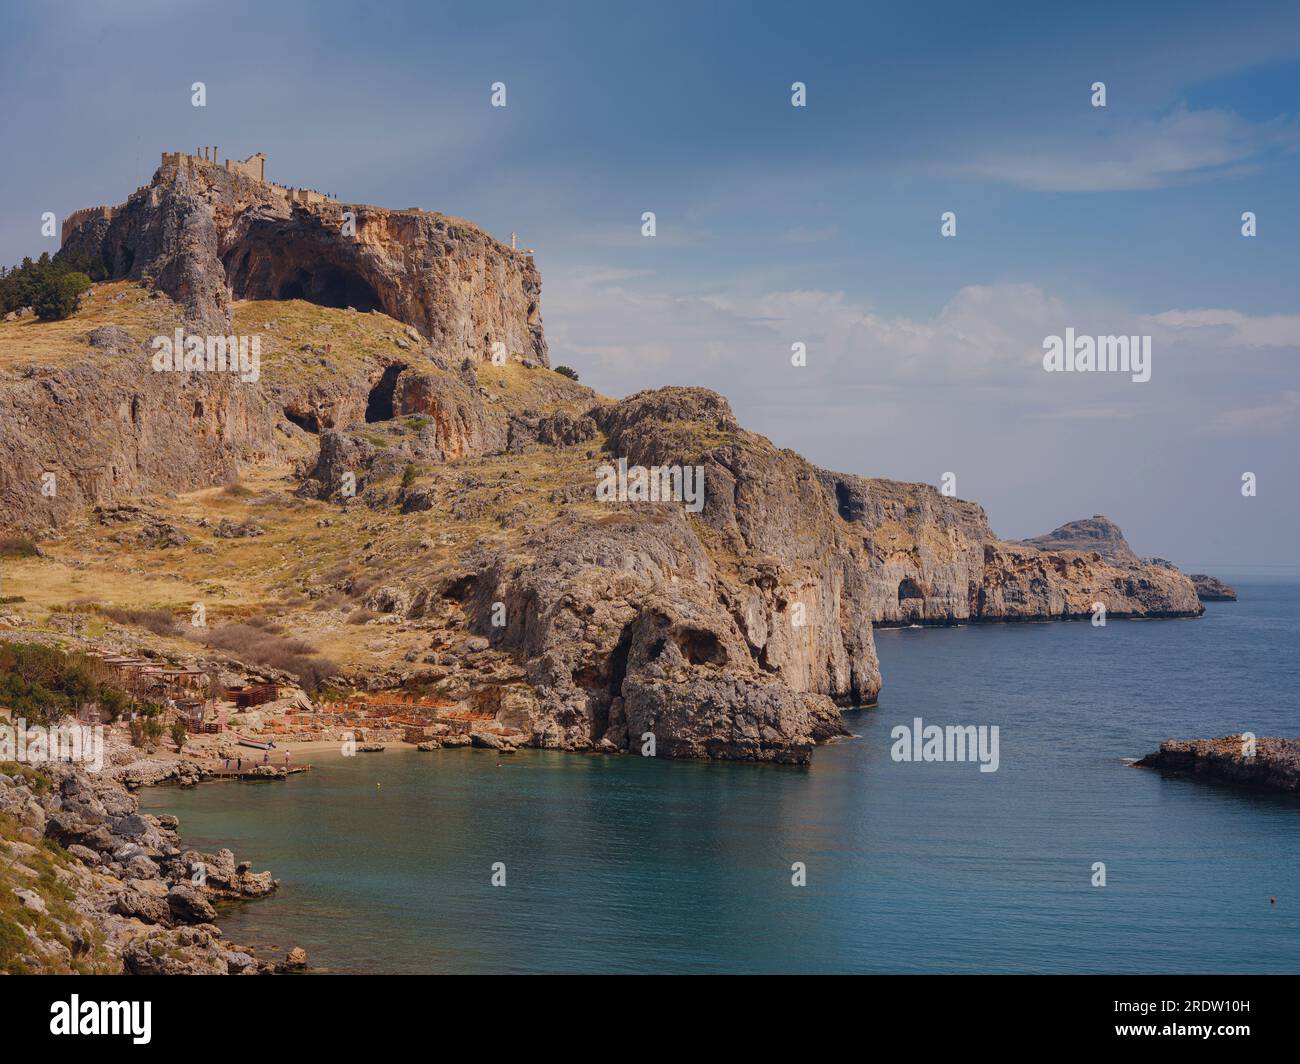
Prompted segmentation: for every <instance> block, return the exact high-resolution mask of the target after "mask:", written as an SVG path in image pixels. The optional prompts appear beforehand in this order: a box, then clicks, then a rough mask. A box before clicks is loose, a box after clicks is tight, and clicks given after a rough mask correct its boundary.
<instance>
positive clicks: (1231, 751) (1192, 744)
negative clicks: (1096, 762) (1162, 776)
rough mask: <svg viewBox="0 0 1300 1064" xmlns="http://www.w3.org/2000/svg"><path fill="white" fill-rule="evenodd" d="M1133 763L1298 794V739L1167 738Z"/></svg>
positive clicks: (1299, 776) (1299, 788) (1207, 778)
mask: <svg viewBox="0 0 1300 1064" xmlns="http://www.w3.org/2000/svg"><path fill="white" fill-rule="evenodd" d="M1135 764H1136V765H1137V766H1139V767H1141V768H1154V769H1159V770H1160V771H1161V772H1165V773H1169V774H1170V775H1176V776H1191V777H1193V778H1195V779H1199V780H1205V781H1207V782H1211V783H1224V784H1229V785H1232V786H1235V787H1249V788H1252V789H1257V790H1269V791H1283V792H1285V793H1287V794H1294V795H1300V739H1278V738H1264V739H1256V738H1253V737H1252V736H1249V735H1225V736H1223V737H1221V738H1218V739H1170V740H1168V741H1166V742H1163V743H1161V744H1160V749H1159V750H1157V751H1156V752H1155V753H1152V754H1147V756H1146V757H1144V758H1142V759H1141V760H1140V761H1137V762H1135Z"/></svg>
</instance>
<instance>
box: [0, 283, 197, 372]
mask: <svg viewBox="0 0 1300 1064" xmlns="http://www.w3.org/2000/svg"><path fill="white" fill-rule="evenodd" d="M178 320H179V315H178V312H177V309H176V306H175V304H173V303H172V301H171V300H170V299H168V298H167V297H166V296H164V295H162V294H159V295H157V296H154V295H152V294H151V293H150V292H149V291H147V290H146V289H144V288H141V287H140V286H139V285H137V284H136V283H134V282H133V281H112V282H108V283H104V284H97V285H95V286H94V287H93V288H92V289H91V290H90V292H88V293H87V294H86V295H85V296H83V297H82V299H81V305H80V307H78V309H77V311H76V313H74V314H72V315H71V316H69V317H67V318H65V319H64V320H63V321H38V320H37V319H36V318H35V317H26V318H20V319H18V320H16V321H0V368H3V369H10V370H12V369H22V368H24V367H26V366H32V365H37V366H55V365H61V364H63V363H66V362H72V361H75V360H76V359H78V358H84V357H86V355H87V354H88V352H89V350H90V349H89V346H88V345H87V343H86V341H85V335H86V334H87V333H88V332H89V331H90V330H91V329H94V328H97V327H98V326H100V325H118V326H121V327H122V328H123V329H125V330H126V331H127V332H129V333H130V334H131V335H132V336H133V337H134V338H135V339H137V340H140V341H142V342H143V341H147V340H148V339H149V338H150V337H153V336H158V335H160V334H163V333H166V334H170V333H171V332H172V330H174V329H175V327H176V324H177V322H178Z"/></svg>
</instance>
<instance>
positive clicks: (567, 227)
mask: <svg viewBox="0 0 1300 1064" xmlns="http://www.w3.org/2000/svg"><path fill="white" fill-rule="evenodd" d="M1135 6H1136V5H1131V4H1124V5H1118V4H1117V5H1105V4H1087V5H1072V6H1071V7H1070V9H1068V10H1058V9H1057V8H1058V7H1060V5H1044V4H1041V3H1038V4H1026V5H1010V4H999V5H979V6H978V7H977V6H976V5H971V4H954V5H943V4H940V5H915V4H907V5H902V4H899V5H890V6H884V5H861V4H852V5H850V4H844V5H819V4H811V5H810V4H803V3H801V4H788V3H787V4H769V3H745V4H721V3H720V4H699V3H696V4H680V5H679V4H672V3H667V4H664V3H657V4H654V5H635V6H634V5H631V4H621V3H620V4H614V3H604V4H548V5H542V4H536V3H532V4H514V3H500V2H496V3H491V4H482V3H479V4H475V5H468V4H465V5H440V4H430V3H419V4H370V5H366V6H360V5H357V6H353V5H345V4H321V3H314V4H306V3H299V4H294V3H262V4H255V5H244V4H240V3H227V4H223V5H220V7H219V8H214V7H213V5H211V4H205V3H192V4H186V3H176V2H166V3H164V2H157V3H143V2H136V3H125V2H123V3H114V2H111V0H110V2H106V3H99V4H93V5H92V4H84V5H79V4H71V5H67V6H66V7H59V8H54V7H47V6H45V5H32V6H22V5H6V7H5V9H4V11H3V13H0V31H2V32H0V99H2V100H3V101H4V104H5V106H4V107H3V108H0V114H3V116H4V117H3V119H0V121H3V123H4V126H5V129H4V132H5V143H6V144H8V145H10V146H21V147H22V149H23V150H22V152H21V154H20V155H15V156H11V157H10V159H9V160H8V165H7V166H5V167H4V168H3V172H0V203H3V207H4V209H3V211H0V259H3V260H4V261H6V262H13V261H17V259H19V258H21V256H23V255H25V254H36V253H39V252H40V251H41V250H43V249H45V248H47V247H48V248H49V249H50V250H53V242H50V241H42V239H41V237H40V236H39V218H40V215H41V212H42V211H45V210H52V211H55V212H56V213H57V214H59V215H60V216H62V215H64V214H66V213H67V212H68V211H70V210H72V209H75V208H76V207H79V206H85V205H90V204H94V203H105V202H107V203H113V202H119V201H121V200H122V199H123V198H124V197H125V196H126V194H127V193H129V192H130V191H131V190H132V189H134V188H135V187H136V186H137V185H139V184H143V183H145V182H146V181H147V180H148V179H149V177H150V175H151V174H152V172H153V169H154V168H155V167H156V165H157V159H158V154H159V152H161V151H163V150H165V149H166V150H174V149H187V148H190V147H193V146H194V145H198V144H214V143H215V144H217V145H219V146H220V147H221V151H222V154H223V155H229V154H237V155H239V156H241V157H242V156H244V155H247V154H250V153H251V152H253V151H256V150H261V151H265V152H266V153H267V155H268V157H269V162H268V176H270V177H271V178H273V179H274V180H277V181H281V182H283V183H286V184H306V185H310V186H312V187H315V188H319V189H323V190H326V191H331V192H334V193H336V194H338V195H339V196H340V197H342V198H344V199H346V200H351V201H358V202H370V203H378V204H383V205H386V206H393V207H405V206H416V205H418V206H423V207H428V208H430V209H435V210H442V211H445V212H447V213H450V214H456V215H460V216H463V217H466V218H469V219H472V220H473V221H475V222H477V223H479V224H480V225H482V226H484V227H485V228H487V229H488V230H490V231H492V232H493V233H495V234H496V235H498V236H499V237H502V238H504V239H508V238H509V233H510V231H511V230H512V229H514V230H518V231H519V233H520V235H521V237H522V239H523V241H524V243H525V244H526V245H527V246H530V247H534V248H536V249H537V262H538V265H539V267H540V269H541V271H542V278H543V297H542V311H543V315H544V317H545V320H546V326H547V333H548V336H549V338H550V341H551V347H552V354H553V357H554V360H555V361H556V362H562V363H568V364H570V365H573V366H575V367H576V368H577V369H578V370H579V371H580V372H581V373H582V377H583V380H584V381H587V382H588V383H590V384H592V385H593V386H594V387H596V388H598V389H599V390H601V391H603V392H605V393H607V394H610V395H616V396H617V395H625V394H628V393H630V392H633V391H636V390H638V389H640V388H645V387H654V386H657V385H661V384H668V383H679V384H699V385H704V386H708V387H712V388H716V389H718V390H719V391H722V392H723V393H725V394H726V395H727V396H728V397H729V398H731V400H732V402H733V405H734V407H735V409H736V411H737V414H738V415H739V416H740V417H741V419H742V421H743V423H745V424H746V425H747V426H748V427H750V428H753V429H755V430H757V431H760V432H763V433H764V434H766V435H768V436H769V437H771V438H772V439H773V440H774V441H776V442H777V443H778V444H780V445H782V446H788V447H792V448H794V449H796V450H799V451H801V452H802V453H804V454H806V455H807V456H808V457H809V458H811V459H812V460H814V461H816V462H818V463H819V464H822V465H825V466H829V467H832V468H837V469H843V470H848V471H852V472H859V473H865V474H870V475H885V476H893V477H898V478H903V479H915V480H925V481H929V482H931V483H937V482H938V481H939V479H940V477H941V476H942V474H943V473H944V472H948V471H951V472H955V473H956V474H957V487H958V494H960V495H961V496H962V497H965V498H973V499H976V500H978V501H979V502H981V503H983V504H984V505H985V507H986V509H987V510H988V511H989V516H990V519H991V521H992V523H993V525H994V528H995V529H996V530H997V531H999V532H1000V533H1001V534H1003V535H1006V536H1027V535H1033V534H1036V533H1039V532H1042V531H1046V530H1047V529H1049V528H1051V527H1053V526H1055V525H1057V524H1059V523H1061V522H1063V521H1065V520H1068V519H1070V518H1074V517H1079V516H1086V515H1089V514H1092V513H1098V512H1100V513H1105V514H1107V515H1108V516H1110V517H1112V518H1113V519H1115V520H1116V521H1118V522H1119V523H1120V524H1121V525H1122V526H1123V527H1124V528H1125V529H1126V531H1127V532H1128V533H1129V536H1130V540H1131V541H1132V543H1133V545H1134V547H1135V549H1137V550H1138V551H1139V552H1140V553H1149V554H1160V555H1164V556H1167V557H1170V558H1172V559H1173V560H1175V561H1177V562H1178V563H1180V564H1183V565H1186V566H1192V567H1219V568H1225V567H1239V566H1242V565H1246V564H1250V565H1297V564H1298V563H1300V545H1298V543H1297V537H1296V535H1295V532H1294V530H1295V529H1296V528H1297V527H1300V497H1298V496H1300V493H1298V492H1297V490H1296V489H1297V485H1296V474H1295V467H1296V464H1297V463H1296V459H1295V455H1296V454H1297V443H1300V373H1297V368H1296V359H1297V357H1300V306H1298V305H1297V302H1298V298H1297V283H1296V282H1297V278H1300V205H1297V196H1296V190H1297V189H1298V188H1300V117H1298V112H1300V10H1297V9H1296V7H1295V5H1294V4H1272V5H1270V4H1251V3H1241V4H1235V5H1232V6H1230V7H1225V6H1224V5H1221V4H1220V5H1195V4H1179V5H1162V4H1149V5H1141V7H1142V8H1143V9H1142V10H1137V11H1135V10H1133V8H1134V7H1135ZM982 8H983V9H982ZM196 80H202V81H204V82H205V83H206V85H207V89H208V106H207V107H206V108H203V109H196V108H194V107H191V106H190V89H189V87H190V84H191V83H192V82H193V81H196ZM494 81H504V82H505V83H506V86H507V93H508V97H507V98H508V106H507V107H506V108H504V109H500V108H498V109H494V108H491V107H490V106H489V93H490V85H491V84H492V82H494ZM794 81H803V82H805V83H806V84H807V91H808V106H807V107H806V108H793V107H791V106H790V86H791V83H792V82H794ZM1094 81H1104V82H1105V83H1106V86H1107V106H1106V107H1105V108H1094V107H1092V106H1091V104H1090V99H1089V98H1090V94H1091V90H1090V87H1091V85H1092V83H1093V82H1094ZM19 158H21V164H19V163H18V162H17V161H16V160H17V159H19ZM646 210H653V211H655V212H656V215H657V219H658V234H657V236H656V237H654V238H653V239H647V238H644V237H642V236H641V235H640V217H641V213H642V212H643V211H646ZM948 210H951V211H955V212H956V213H957V217H958V232H957V236H956V237H955V238H951V239H943V238H941V237H940V235H939V216H940V214H941V212H943V211H948ZM1245 210H1251V211H1254V212H1256V214H1257V216H1258V220H1259V235H1258V236H1257V237H1255V238H1253V239H1246V238H1243V237H1242V236H1241V235H1240V225H1241V222H1240V215H1241V212H1242V211H1245ZM1066 326H1073V327H1074V328H1075V329H1076V330H1078V331H1079V332H1093V333H1097V334H1109V333H1120V332H1123V333H1143V334H1149V335H1152V337H1153V347H1154V365H1153V374H1152V380H1151V381H1150V382H1149V383H1147V384H1143V385H1135V384H1132V383H1131V382H1129V381H1128V380H1127V378H1119V377H1117V376H1112V375H1104V374H1096V375H1091V376H1077V375H1076V376H1068V375H1049V374H1046V373H1044V371H1043V369H1042V366H1041V363H1040V361H1039V360H1040V358H1041V341H1042V339H1043V337H1044V336H1045V335H1048V334H1052V333H1061V332H1062V331H1063V330H1064V328H1065V327H1066ZM796 340H802V341H803V342H805V343H806V344H807V345H808V352H809V364H808V365H807V366H805V367H799V368H796V367H792V366H791V365H790V363H789V349H790V344H791V343H792V342H794V341H796ZM1244 471H1252V472H1255V473H1256V474H1257V476H1258V478H1259V493H1258V495H1257V496H1256V497H1255V498H1252V499H1246V498H1243V497H1242V496H1241V494H1240V491H1239V484H1240V476H1241V473H1242V472H1244Z"/></svg>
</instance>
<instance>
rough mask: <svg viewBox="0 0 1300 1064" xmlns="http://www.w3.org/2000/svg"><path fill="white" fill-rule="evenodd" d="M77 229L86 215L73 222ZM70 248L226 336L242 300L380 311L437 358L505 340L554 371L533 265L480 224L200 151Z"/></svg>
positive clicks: (481, 351)
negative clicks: (312, 188) (308, 186)
mask: <svg viewBox="0 0 1300 1064" xmlns="http://www.w3.org/2000/svg"><path fill="white" fill-rule="evenodd" d="M74 221H75V219H74ZM62 250H63V252H64V253H66V254H69V255H75V256H77V257H78V258H80V259H83V260H91V261H97V262H102V263H103V264H104V267H105V268H106V269H107V270H108V273H109V276H110V278H113V279H118V278H130V279H132V280H140V281H143V282H145V283H146V284H148V285H150V286H156V287H157V288H158V289H159V290H161V291H163V292H165V293H167V294H168V295H169V296H171V297H172V299H174V300H175V301H176V302H177V303H178V304H180V305H181V306H182V307H183V308H184V309H185V312H186V315H187V318H188V321H189V324H190V325H191V327H193V328H195V329H196V330H197V331H202V332H216V333H228V332H229V331H230V329H231V324H232V323H231V303H232V301H233V300H239V299H254V300H259V299H305V300H308V301H310V302H313V303H317V304H320V305H323V306H330V307H340V308H343V307H353V308H354V309H356V310H358V311H361V312H367V311H371V310H381V311H383V312H384V313H385V314H387V315H389V317H392V318H395V319H396V320H397V321H400V322H403V323H405V324H407V325H410V326H412V327H414V328H416V329H418V330H419V331H420V333H421V335H422V336H423V337H424V338H425V339H426V340H427V341H428V343H429V344H430V345H431V346H432V347H433V349H434V351H435V353H437V354H438V355H440V356H442V357H444V358H447V359H451V360H455V361H459V360H460V359H462V358H466V357H468V358H472V359H474V360H476V361H487V360H488V359H490V358H491V357H492V353H493V350H494V345H495V344H500V345H501V347H500V348H499V350H500V351H502V352H504V353H505V354H507V355H509V354H523V355H526V356H527V357H530V358H532V359H535V360H536V361H538V362H540V363H541V364H542V365H546V364H547V353H546V338H545V335H544V333H543V329H542V317H541V305H540V300H541V287H542V285H541V278H540V276H539V274H538V272H537V269H536V267H535V266H534V265H533V260H532V258H531V256H529V255H527V254H525V253H523V252H518V251H514V250H512V249H511V248H509V247H507V246H505V245H504V244H502V243H500V242H498V241H496V240H494V239H493V238H492V237H491V236H489V235H488V234H487V233H485V232H483V230H481V229H479V228H478V227H477V226H474V225H471V224H470V223H469V222H465V221H461V220H460V219H456V218H449V217H447V216H445V215H442V214H435V213H432V212H429V211H423V210H419V209H417V208H411V209H409V210H404V211H398V210H389V209H387V208H384V207H371V206H367V205H364V204H345V203H340V202H338V201H336V200H332V199H328V198H324V197H321V196H318V195H314V196H311V197H306V198H303V197H300V196H297V195H295V190H291V189H286V188H284V187H282V186H280V185H274V184H270V183H268V182H265V181H260V180H257V179H256V178H254V177H251V176H248V175H247V174H245V173H243V172H241V171H239V170H231V169H228V168H226V167H222V166H218V165H216V164H215V163H213V162H209V161H208V160H206V159H202V158H198V157H195V156H188V155H164V156H163V162H162V165H161V166H160V167H159V168H158V170H157V172H156V173H155V174H154V176H153V180H152V181H151V182H150V183H149V184H148V185H146V186H145V187H143V188H141V189H139V190H137V191H136V192H135V193H134V194H133V195H132V196H131V197H130V198H129V199H128V200H127V201H126V203H124V204H122V205H121V206H118V207H114V208H112V209H111V210H109V211H106V212H90V214H89V216H88V217H86V218H85V219H84V220H83V221H80V223H79V224H74V225H72V226H71V228H70V229H69V231H68V232H67V233H65V235H64V240H63V248H62Z"/></svg>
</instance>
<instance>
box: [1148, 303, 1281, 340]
mask: <svg viewBox="0 0 1300 1064" xmlns="http://www.w3.org/2000/svg"><path fill="white" fill-rule="evenodd" d="M1151 320H1152V321H1155V322H1159V323H1160V324H1161V325H1168V326H1170V327H1172V328H1175V329H1217V330H1220V332H1221V333H1222V336H1223V338H1224V342H1225V343H1228V344H1232V345H1234V346H1240V347H1300V314H1265V315H1262V316H1260V317H1254V318H1252V317H1250V316H1249V315H1246V314H1243V313H1242V312H1241V311H1239V310H1210V309H1207V310H1166V311H1165V312H1164V313H1162V314H1156V315H1153V316H1152V318H1151Z"/></svg>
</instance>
